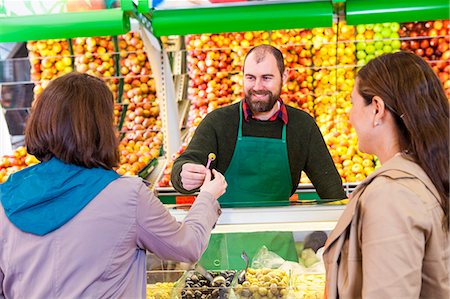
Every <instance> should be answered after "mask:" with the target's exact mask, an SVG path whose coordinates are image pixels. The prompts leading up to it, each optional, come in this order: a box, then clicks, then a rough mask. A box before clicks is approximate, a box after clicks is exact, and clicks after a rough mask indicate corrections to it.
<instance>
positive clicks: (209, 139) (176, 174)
mask: <svg viewBox="0 0 450 299" xmlns="http://www.w3.org/2000/svg"><path fill="white" fill-rule="evenodd" d="M209 153H217V133H216V130H215V128H214V117H213V114H212V113H209V114H208V115H206V117H205V119H203V121H202V122H201V123H200V124H199V126H198V128H197V129H196V130H195V133H194V136H193V137H192V139H191V141H190V142H189V145H188V146H187V148H186V150H185V151H184V152H183V153H182V154H181V155H180V156H179V157H178V158H177V159H176V160H175V162H174V163H173V167H172V174H171V177H170V180H171V182H172V185H173V187H174V188H175V190H177V191H178V192H180V193H184V194H192V193H194V192H196V191H198V189H197V190H190V191H187V190H186V189H184V188H183V185H182V183H181V175H180V174H181V170H182V167H183V165H184V164H186V163H197V164H203V165H206V163H207V161H208V154H209ZM215 163H217V161H215ZM213 166H214V165H213Z"/></svg>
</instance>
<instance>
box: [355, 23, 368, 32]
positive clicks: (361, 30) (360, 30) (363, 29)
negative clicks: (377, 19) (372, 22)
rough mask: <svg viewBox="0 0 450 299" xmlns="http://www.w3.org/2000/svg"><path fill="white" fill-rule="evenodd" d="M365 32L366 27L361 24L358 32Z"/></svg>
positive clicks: (357, 27) (358, 26)
mask: <svg viewBox="0 0 450 299" xmlns="http://www.w3.org/2000/svg"><path fill="white" fill-rule="evenodd" d="M364 31H366V26H365V25H362V24H359V25H357V26H356V32H358V33H364Z"/></svg>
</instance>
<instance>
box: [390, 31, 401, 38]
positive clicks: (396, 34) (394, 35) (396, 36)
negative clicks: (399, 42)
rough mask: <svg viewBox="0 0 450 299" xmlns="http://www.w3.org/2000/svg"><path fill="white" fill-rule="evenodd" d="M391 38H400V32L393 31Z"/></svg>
mask: <svg viewBox="0 0 450 299" xmlns="http://www.w3.org/2000/svg"><path fill="white" fill-rule="evenodd" d="M389 38H390V39H399V38H400V35H399V34H398V32H392V33H391V35H390V36H389Z"/></svg>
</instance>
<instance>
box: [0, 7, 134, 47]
mask: <svg viewBox="0 0 450 299" xmlns="http://www.w3.org/2000/svg"><path fill="white" fill-rule="evenodd" d="M0 24H1V25H0V42H22V41H29V40H42V39H58V38H73V37H89V36H106V35H118V34H124V33H126V32H128V31H130V19H129V17H128V15H126V13H125V12H124V11H123V10H122V9H120V8H114V9H103V10H92V11H83V12H66V13H60V14H52V15H34V16H8V17H0Z"/></svg>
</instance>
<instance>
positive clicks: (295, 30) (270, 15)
mask: <svg viewBox="0 0 450 299" xmlns="http://www.w3.org/2000/svg"><path fill="white" fill-rule="evenodd" d="M212 2H214V1H211V3H209V4H206V5H203V6H193V7H185V8H178V7H170V6H160V7H156V8H151V7H149V5H148V3H146V1H122V6H121V7H115V8H113V7H111V8H109V9H102V10H94V11H83V12H62V11H61V12H59V13H57V14H55V16H54V18H53V17H52V18H48V17H43V16H39V15H37V16H17V17H12V16H3V17H1V18H2V24H5V26H2V29H1V31H0V42H12V41H14V42H27V49H28V53H29V54H28V60H29V63H30V70H29V71H30V81H29V82H25V83H26V84H30V83H32V84H33V85H34V93H35V95H36V94H39V92H41V91H42V89H44V88H45V86H46V84H48V81H49V80H51V79H53V78H55V77H57V76H59V75H61V74H64V73H67V72H71V71H73V70H76V71H79V72H86V73H89V74H93V75H95V76H98V77H101V78H103V79H104V80H105V81H106V82H107V83H108V85H109V87H110V89H111V91H112V92H113V93H114V95H115V100H116V104H115V107H116V110H115V116H116V125H117V128H118V130H119V132H120V138H121V143H120V145H119V151H120V153H121V158H120V166H119V167H118V168H117V172H118V173H120V174H125V175H140V176H142V177H144V178H146V179H147V180H148V181H150V183H151V188H152V189H154V190H155V192H156V193H157V194H158V196H159V197H160V199H161V200H162V201H163V202H164V203H166V204H169V205H171V206H170V207H171V213H172V214H173V215H174V216H175V217H177V219H179V220H182V219H183V217H184V216H185V214H186V213H185V211H184V210H183V207H186V206H188V205H189V204H190V203H192V202H193V201H194V200H195V195H190V196H186V195H182V194H179V193H177V192H176V191H175V190H174V189H173V187H172V186H171V185H170V181H169V179H170V173H171V165H172V164H173V161H174V159H175V158H176V157H177V156H179V154H181V153H182V152H183V150H184V149H185V147H186V146H187V144H188V143H189V141H190V138H192V135H193V132H194V131H195V129H196V127H197V126H198V124H199V123H200V121H201V120H202V119H203V118H204V117H205V115H206V114H207V113H209V112H211V111H212V110H214V109H217V108H219V107H222V106H225V105H229V104H231V103H234V102H236V101H239V100H240V99H241V97H242V92H243V91H242V73H241V72H242V64H243V57H244V56H245V54H246V53H247V51H248V50H249V49H250V48H251V47H252V46H255V45H258V44H261V43H268V44H271V45H274V46H277V47H278V48H280V49H281V51H282V52H283V54H284V58H285V63H286V67H287V69H288V72H289V78H288V82H287V84H286V85H285V86H284V87H283V90H282V95H281V97H282V98H283V100H284V102H285V103H287V104H289V105H291V106H294V107H297V108H299V109H302V110H304V111H306V112H307V113H309V114H310V115H311V116H313V117H314V118H315V120H316V122H317V124H318V125H319V128H320V130H321V132H322V134H323V136H324V138H325V142H326V144H327V146H328V148H329V151H330V153H331V156H332V158H333V161H334V162H335V165H336V168H337V169H338V172H339V174H340V175H341V178H342V181H343V187H344V189H345V191H346V193H347V195H349V194H350V193H351V192H352V191H353V189H354V188H355V187H356V186H357V185H358V184H359V183H360V182H361V181H362V180H363V179H364V178H366V177H367V176H368V175H369V174H370V173H371V172H372V171H373V170H374V169H375V168H376V167H377V165H378V161H377V158H376V157H374V156H371V155H367V154H363V153H361V152H359V151H358V149H357V138H356V133H355V131H354V129H353V128H352V127H351V125H350V123H349V119H348V112H349V109H350V106H351V103H350V92H351V89H352V87H353V84H354V78H355V74H356V73H357V71H358V69H359V68H360V67H361V66H363V65H364V64H366V63H367V62H368V61H370V60H371V59H373V58H374V57H376V56H379V55H381V54H383V53H390V52H394V51H398V50H408V51H414V52H415V53H416V54H418V55H419V56H422V57H423V58H424V59H426V60H428V61H429V63H430V64H431V65H432V66H433V69H434V70H435V71H436V73H437V74H438V75H439V78H440V79H441V81H442V83H443V84H444V88H445V90H446V92H447V95H448V97H449V98H450V79H449V73H450V50H449V40H450V22H449V16H448V11H449V4H448V2H447V1H441V0H433V1H427V3H423V1H396V2H395V3H392V1H390V2H389V1H364V4H361V1H354V0H347V1H267V2H262V3H251V1H248V2H247V1H241V2H238V3H220V4H216V6H214V4H213V3H212ZM68 14H70V18H69V17H68ZM24 20H27V22H24ZM49 26H50V27H49ZM30 28H33V30H30ZM48 28H50V29H48ZM25 83H24V82H14V81H11V82H0V85H2V86H5V85H20V84H25ZM3 106H4V105H3ZM4 108H5V109H6V110H8V106H6V107H5V106H4ZM21 108H23V109H25V110H27V109H29V108H30V107H29V106H28V107H21ZM2 137H3V136H2ZM38 162H39V161H37V160H36V159H35V158H34V157H33V156H31V155H29V154H27V152H26V149H25V148H23V147H20V148H17V149H16V150H15V152H14V153H13V154H12V155H8V156H4V157H2V158H1V160H0V182H2V181H5V180H6V179H7V177H8V175H9V174H10V173H12V172H15V171H17V170H20V169H22V168H24V167H27V166H29V165H33V164H35V163H38ZM340 203H342V202H338V205H335V204H333V205H332V204H329V203H328V202H322V201H321V200H320V199H319V197H318V196H317V194H316V192H315V189H314V187H313V185H312V184H310V182H309V180H308V178H307V177H306V176H304V177H302V179H301V180H300V182H299V185H298V188H297V192H296V194H294V196H293V197H291V205H290V206H286V207H275V208H240V209H238V208H227V209H224V210H223V214H222V215H221V218H220V220H219V222H218V224H217V226H216V228H215V230H214V231H213V233H214V235H215V236H214V235H213V238H212V239H211V240H212V241H211V244H212V245H211V247H210V248H209V250H207V252H206V253H205V256H204V258H203V260H202V261H201V263H202V264H203V265H206V266H207V269H208V270H209V271H210V272H211V271H212V273H213V274H214V275H213V276H214V279H217V277H218V276H222V277H223V279H222V278H218V279H217V280H220V282H217V281H216V282H217V286H215V288H214V287H213V288H209V287H206V290H205V293H201V294H200V297H198V298H203V297H202V295H207V294H210V295H211V296H210V298H218V297H214V296H216V295H217V296H221V298H227V297H226V295H224V294H225V293H226V294H230V291H232V292H233V293H234V294H235V295H236V296H237V297H238V298H252V297H251V296H252V295H253V294H259V295H258V296H259V297H261V298H270V297H269V295H268V294H269V293H271V294H272V295H271V296H272V297H275V298H288V296H291V297H290V298H316V297H308V296H310V295H311V296H312V295H314V296H319V297H317V298H321V297H320V294H322V291H323V289H322V288H323V280H324V278H323V274H322V273H320V271H319V272H317V271H316V270H317V269H315V268H311V269H310V271H309V272H308V268H309V266H312V265H314V264H316V263H312V264H310V263H309V262H306V259H307V258H308V257H307V256H306V253H305V254H304V256H302V253H303V251H304V250H303V248H302V247H301V246H303V244H304V243H303V242H304V239H305V236H306V235H308V234H309V233H310V232H312V231H325V232H328V231H330V230H332V229H333V227H334V225H335V222H336V220H337V219H338V217H339V216H340V214H341V213H342V210H343V209H344V207H345V206H344V205H339V204H340ZM234 233H248V234H253V235H255V236H256V238H257V239H263V236H262V235H264V234H268V233H274V234H280V235H281V234H284V233H288V234H290V235H292V240H293V243H292V244H291V245H292V246H291V247H290V248H289V249H288V250H287V252H283V251H282V250H281V249H280V250H279V249H276V248H274V247H272V248H270V246H269V244H260V245H266V246H269V248H268V250H269V251H271V250H273V251H276V253H277V254H278V255H281V258H283V260H286V261H292V262H297V263H298V262H299V261H300V263H298V264H299V265H301V271H299V272H298V273H296V275H293V274H291V275H289V269H291V270H292V268H284V270H280V271H281V272H279V270H275V269H272V270H264V271H266V272H264V273H262V272H261V273H259V270H256V269H253V268H252V270H250V271H248V277H247V281H245V280H244V281H241V282H239V281H237V278H238V275H236V274H239V273H240V272H239V270H242V269H243V268H244V267H245V262H244V260H243V259H242V258H241V256H240V252H241V251H242V249H245V246H247V245H246V244H245V242H244V241H245V240H243V241H242V248H241V247H239V248H230V247H228V246H227V245H226V244H225V243H223V240H224V238H220V239H219V238H217V240H218V241H217V242H215V240H216V239H215V238H216V237H217V236H219V235H221V234H225V235H226V234H234ZM258 234H260V235H258ZM219 240H220V241H219ZM263 243H264V242H263ZM260 247H261V246H259V245H258V247H257V248H256V247H255V246H253V247H251V248H250V247H248V248H247V253H249V256H250V259H253V258H254V257H255V256H256V255H257V253H258V250H259V249H260ZM315 253H316V252H314V253H313V257H311V259H312V261H318V260H315V258H317V256H316V255H315ZM218 257H221V258H218ZM152 258H153V257H150V259H152ZM298 258H300V259H298ZM295 259H297V260H296V261H295ZM269 260H270V259H269ZM151 264H152V265H155V263H151ZM156 264H158V263H156ZM169 265H170V263H169V262H167V261H161V263H160V264H158V265H157V266H154V267H153V268H151V270H152V271H154V272H155V273H156V271H161V270H162V274H161V275H160V276H159V277H160V278H159V280H158V279H156V278H155V277H156V274H155V275H154V276H153V277H152V278H151V279H150V278H149V279H150V280H151V286H150V287H149V289H148V296H149V298H169V297H168V296H169V294H170V293H171V292H172V294H175V293H174V292H176V294H178V295H179V296H180V298H194V297H195V298H197V295H198V293H197V294H196V293H195V287H194V285H195V284H197V289H198V288H203V289H205V288H204V287H203V286H211V285H212V284H211V283H208V282H207V281H206V280H205V279H204V278H202V277H201V276H200V275H199V274H198V273H196V272H192V271H184V270H183V265H179V264H177V265H172V266H169ZM250 265H251V264H250ZM251 266H252V265H251ZM279 266H281V264H277V267H275V266H273V268H278V267H279ZM255 267H256V265H255ZM169 268H175V269H176V270H177V271H178V274H169V273H172V272H170V271H169V270H168V269H169ZM313 269H314V270H313ZM221 270H222V271H234V272H232V273H231V272H224V273H221V272H220V271H221ZM214 271H215V272H214ZM218 271H219V272H218ZM315 271H316V272H315ZM252 275H253V276H252ZM308 275H311V276H308ZM150 276H152V275H150ZM199 277H200V279H199ZM272 279H273V281H272V282H271V280H272ZM199 280H201V281H202V282H201V283H200V285H199V284H198V283H199V282H198V281H199ZM266 280H267V281H266ZM176 281H178V282H182V283H183V284H182V285H180V284H179V283H178V284H176V283H175V282H176ZM250 281H251V284H250ZM246 282H247V283H246ZM266 282H267V283H266ZM220 286H221V287H222V288H223V289H224V290H225V291H227V292H225V291H223V290H222V291H221V289H220ZM252 287H253V288H252ZM215 289H216V290H217V292H216V293H214V294H216V295H212V294H213V292H214V291H215ZM197 291H198V290H197ZM158 292H159V293H158ZM189 292H191V293H192V292H193V294H191V295H189ZM202 292H203V291H202ZM164 296H167V297H164ZM227 296H228V295H227Z"/></svg>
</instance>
